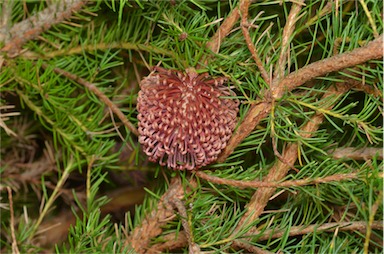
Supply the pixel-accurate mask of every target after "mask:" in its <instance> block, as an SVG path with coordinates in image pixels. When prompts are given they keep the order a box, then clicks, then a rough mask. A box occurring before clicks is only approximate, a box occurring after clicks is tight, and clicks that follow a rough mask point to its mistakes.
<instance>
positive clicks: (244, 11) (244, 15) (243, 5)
mask: <svg viewBox="0 0 384 254" xmlns="http://www.w3.org/2000/svg"><path fill="white" fill-rule="evenodd" d="M250 3H251V1H250V0H242V1H241V2H240V12H241V31H242V32H243V35H244V39H245V41H246V43H247V47H248V49H249V52H251V55H252V58H253V60H254V61H255V62H256V65H257V67H258V68H259V71H260V73H261V76H262V77H263V79H264V80H265V82H266V83H267V84H270V83H271V80H270V78H269V74H268V72H267V71H266V70H265V68H264V65H263V62H262V61H261V60H260V57H259V54H258V53H257V50H256V47H255V45H254V44H253V42H252V39H251V36H250V35H249V24H248V8H249V5H250Z"/></svg>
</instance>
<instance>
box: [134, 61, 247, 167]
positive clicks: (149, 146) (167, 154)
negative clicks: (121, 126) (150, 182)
mask: <svg viewBox="0 0 384 254" xmlns="http://www.w3.org/2000/svg"><path fill="white" fill-rule="evenodd" d="M225 81H226V79H225V78H219V79H212V78H211V77H210V76H209V75H207V74H202V75H198V74H197V73H196V72H195V70H194V69H187V73H182V72H178V71H171V70H165V69H163V68H160V67H155V71H154V72H152V73H151V74H150V75H149V76H148V77H146V78H144V79H143V80H142V81H141V84H140V86H141V91H140V92H139V96H138V101H137V109H138V111H139V115H138V120H139V133H140V136H139V142H140V143H141V145H142V146H143V150H144V152H145V153H146V154H147V155H148V157H149V160H150V161H153V162H156V161H159V163H160V165H162V166H167V167H169V168H172V169H179V170H182V169H189V170H192V169H198V168H200V167H203V166H205V165H208V164H210V163H212V162H214V161H215V160H216V159H217V156H218V155H219V154H220V152H221V150H222V149H223V148H224V147H225V146H226V144H227V141H228V140H229V138H230V137H231V135H232V132H233V129H234V128H235V125H236V116H237V112H238V104H239V102H238V100H235V99H230V98H222V97H224V96H226V97H228V96H234V93H233V92H232V91H231V90H230V89H229V88H228V87H226V86H224V85H223V83H224V82H225Z"/></svg>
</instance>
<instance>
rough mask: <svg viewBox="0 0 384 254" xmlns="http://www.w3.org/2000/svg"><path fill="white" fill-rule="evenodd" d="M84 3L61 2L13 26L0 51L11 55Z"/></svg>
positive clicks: (74, 0)
mask: <svg viewBox="0 0 384 254" xmlns="http://www.w3.org/2000/svg"><path fill="white" fill-rule="evenodd" d="M85 4H86V1H80V0H63V1H58V2H57V3H54V4H52V5H50V6H49V7H48V8H46V9H44V10H42V11H40V12H39V13H37V14H36V15H34V16H32V17H30V18H28V19H26V20H23V21H21V22H19V23H17V24H15V25H14V26H13V27H12V28H11V29H10V31H9V32H10V35H11V36H10V38H9V39H8V40H7V41H6V43H5V46H4V47H3V48H2V49H1V50H0V51H3V52H8V53H9V54H11V55H13V56H14V54H17V52H18V51H19V50H20V48H21V47H22V46H23V45H24V44H25V43H26V42H27V41H29V40H32V39H35V38H37V36H39V35H40V34H41V33H43V32H44V31H46V30H48V29H49V28H50V27H51V26H52V25H54V24H58V23H60V22H62V21H63V20H65V19H68V18H69V17H70V16H71V15H72V13H73V12H76V11H78V10H80V9H81V7H83V6H84V5H85Z"/></svg>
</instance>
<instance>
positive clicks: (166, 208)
mask: <svg viewBox="0 0 384 254" xmlns="http://www.w3.org/2000/svg"><path fill="white" fill-rule="evenodd" d="M189 183H190V185H191V187H196V182H195V181H190V182H189ZM184 196H185V189H184V187H183V186H182V183H181V180H180V178H179V177H174V178H172V180H171V183H170V185H169V187H168V190H167V191H166V192H165V193H164V194H163V196H162V197H161V199H160V200H159V202H158V203H157V205H156V208H157V210H153V211H152V212H151V214H150V215H148V216H147V217H146V218H145V219H144V220H143V221H142V223H141V225H140V226H137V227H136V228H135V229H134V230H133V231H132V233H131V235H130V237H129V238H128V239H126V242H125V245H127V246H130V247H132V248H133V249H135V250H136V251H137V252H138V253H144V252H146V251H147V250H150V240H151V238H154V237H156V236H158V235H160V234H161V233H162V232H163V230H162V227H164V226H165V225H166V224H167V221H169V220H170V218H174V215H175V213H174V209H179V212H180V210H183V208H180V207H179V205H178V203H179V204H182V203H181V202H179V201H181V200H182V199H183V198H184ZM183 215H184V216H186V211H185V213H183ZM187 224H188V223H187ZM183 227H184V232H185V230H189V226H186V225H185V221H184V223H183ZM190 236H191V235H190ZM190 236H187V235H186V236H185V237H186V239H187V241H189V242H190V248H191V249H190V251H192V250H198V249H199V247H198V246H197V245H196V244H194V243H193V242H192V241H190V240H188V237H190Z"/></svg>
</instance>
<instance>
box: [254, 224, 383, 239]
mask: <svg viewBox="0 0 384 254" xmlns="http://www.w3.org/2000/svg"><path fill="white" fill-rule="evenodd" d="M336 228H338V231H356V230H359V231H363V230H366V228H367V222H366V221H353V222H332V223H324V224H322V225H310V226H294V227H290V228H289V236H297V235H305V234H310V233H313V232H320V231H326V232H333V231H334V230H335V229H336ZM372 228H373V229H379V230H382V229H383V221H374V222H373V223H372ZM285 234H286V229H268V230H265V231H264V232H263V234H262V235H261V236H260V237H259V238H258V241H265V240H269V239H276V238H281V237H283V236H284V235H285Z"/></svg>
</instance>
